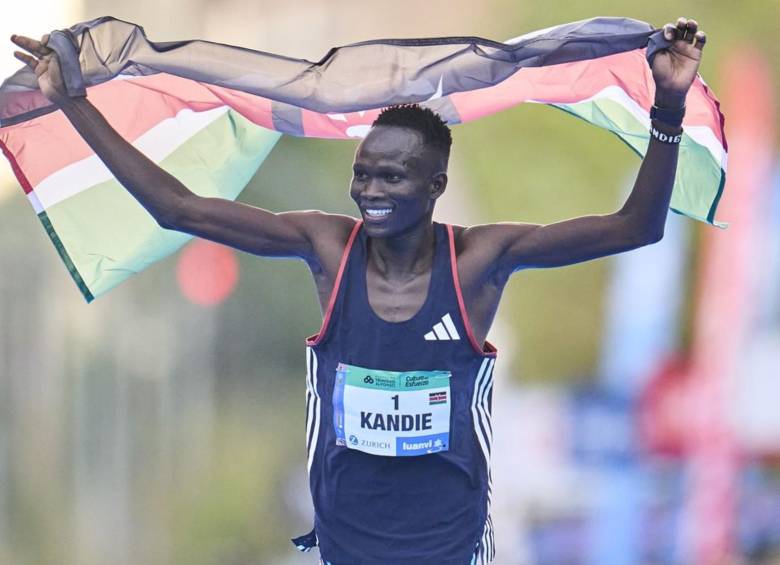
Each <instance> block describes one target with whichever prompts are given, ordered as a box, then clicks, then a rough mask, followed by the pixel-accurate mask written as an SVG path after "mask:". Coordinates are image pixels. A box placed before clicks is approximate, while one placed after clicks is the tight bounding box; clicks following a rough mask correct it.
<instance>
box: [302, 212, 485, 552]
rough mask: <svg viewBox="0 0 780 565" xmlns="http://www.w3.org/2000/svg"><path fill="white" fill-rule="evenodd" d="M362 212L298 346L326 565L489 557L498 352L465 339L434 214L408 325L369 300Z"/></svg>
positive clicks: (447, 237) (448, 236)
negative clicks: (423, 276) (319, 310)
mask: <svg viewBox="0 0 780 565" xmlns="http://www.w3.org/2000/svg"><path fill="white" fill-rule="evenodd" d="M361 226H362V222H361V221H358V222H357V223H356V225H355V227H354V229H353V231H352V233H351V235H350V238H349V240H348V243H347V246H346V249H345V250H344V255H343V257H342V259H341V265H340V267H339V272H338V276H337V278H336V282H335V285H334V288H333V292H332V294H331V297H330V303H329V305H328V309H327V311H326V314H325V316H324V319H323V322H322V327H321V328H320V332H319V333H318V334H316V335H314V336H312V337H311V338H309V339H308V340H307V342H306V344H307V347H306V357H307V387H306V388H307V395H306V397H307V399H306V409H307V413H306V445H307V450H308V468H309V482H310V488H311V494H312V500H313V502H314V511H315V516H314V531H313V532H312V533H311V534H309V535H308V536H303V537H301V538H298V539H296V540H293V541H294V543H295V544H296V545H297V546H298V548H299V549H301V550H303V551H307V550H309V549H311V548H312V547H314V546H316V545H319V548H320V554H321V557H322V559H323V561H324V562H325V563H328V564H332V565H390V564H392V565H400V564H412V563H413V564H415V565H421V564H430V565H434V564H435V565H469V564H471V563H476V562H478V561H479V562H481V563H486V562H488V561H490V560H492V559H493V554H494V545H493V530H492V522H491V519H490V496H491V481H490V448H491V442H492V428H491V422H490V412H491V392H492V373H493V364H494V363H495V356H496V350H495V348H494V347H493V346H492V345H490V344H489V343H487V342H486V343H485V347H484V350H483V348H480V347H479V346H478V344H477V343H476V340H475V339H474V335H473V333H472V331H471V326H470V324H469V322H468V319H467V315H466V312H465V307H464V304H463V298H462V295H461V292H460V285H459V282H458V276H457V270H456V269H455V249H454V238H453V233H452V227H451V226H449V225H444V224H440V223H437V222H434V230H435V231H434V233H435V253H434V257H433V271H432V273H431V280H430V287H429V290H428V294H427V297H426V300H425V302H424V304H423V306H422V307H421V309H420V310H419V311H418V312H417V313H416V314H415V315H414V316H413V317H412V318H411V319H409V320H407V321H404V322H398V323H393V322H387V321H385V320H383V319H382V318H380V317H379V316H377V315H376V313H375V312H374V311H373V309H372V308H371V306H370V305H369V302H368V291H367V287H366V266H367V245H368V239H367V236H366V234H365V230H363V229H361Z"/></svg>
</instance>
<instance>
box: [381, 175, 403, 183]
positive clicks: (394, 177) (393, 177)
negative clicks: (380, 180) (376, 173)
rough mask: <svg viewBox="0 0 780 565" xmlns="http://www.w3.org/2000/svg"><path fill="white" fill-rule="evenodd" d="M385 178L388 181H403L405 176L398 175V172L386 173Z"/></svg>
mask: <svg viewBox="0 0 780 565" xmlns="http://www.w3.org/2000/svg"><path fill="white" fill-rule="evenodd" d="M385 180H386V181H387V182H393V183H394V182H401V181H402V180H403V177H402V176H401V175H398V174H396V173H387V174H386V175H385Z"/></svg>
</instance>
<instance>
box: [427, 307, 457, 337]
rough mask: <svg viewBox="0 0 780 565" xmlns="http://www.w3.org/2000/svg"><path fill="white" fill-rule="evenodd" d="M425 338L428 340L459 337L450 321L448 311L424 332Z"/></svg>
mask: <svg viewBox="0 0 780 565" xmlns="http://www.w3.org/2000/svg"><path fill="white" fill-rule="evenodd" d="M425 339H426V340H428V341H436V340H440V341H446V340H456V339H460V335H459V334H458V330H457V329H455V324H453V323H452V318H450V315H449V313H447V314H445V315H444V316H443V317H442V319H441V322H439V323H438V324H436V325H435V326H433V330H431V331H429V332H428V333H427V334H425Z"/></svg>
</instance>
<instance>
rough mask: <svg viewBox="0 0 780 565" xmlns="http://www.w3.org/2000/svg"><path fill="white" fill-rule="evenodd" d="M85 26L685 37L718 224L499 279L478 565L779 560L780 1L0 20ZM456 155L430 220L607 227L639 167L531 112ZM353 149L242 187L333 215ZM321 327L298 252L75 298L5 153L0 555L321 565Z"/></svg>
mask: <svg viewBox="0 0 780 565" xmlns="http://www.w3.org/2000/svg"><path fill="white" fill-rule="evenodd" d="M101 15H113V16H116V17H119V18H122V19H126V20H129V21H132V22H135V23H138V24H140V25H143V26H144V27H145V29H146V31H147V34H148V36H149V37H150V38H151V39H152V40H155V41H168V40H176V39H190V38H205V39H210V40H213V41H220V42H224V43H229V44H235V45H243V46H247V47H251V48H255V49H261V50H265V51H272V52H278V53H283V54H286V55H289V56H294V57H300V58H307V59H310V60H317V59H319V58H320V57H321V56H322V55H323V54H324V53H325V52H326V50H327V49H328V48H329V47H331V46H335V45H343V44H346V43H352V42H356V41H361V40H365V39H372V38H379V37H414V36H445V35H476V36H482V37H486V38H491V39H497V40H502V39H508V38H511V37H515V36H518V35H521V34H523V33H526V32H529V31H532V30H536V29H540V28H544V27H548V26H552V25H556V24H560V23H564V22H568V21H573V20H579V19H584V18H588V17H592V16H596V15H611V16H628V17H633V18H636V19H640V20H644V21H648V22H651V23H653V24H654V25H656V26H657V27H660V26H662V25H663V24H664V23H665V22H667V21H674V20H675V19H676V18H677V17H678V16H681V15H682V16H686V17H692V18H695V19H697V20H698V22H699V24H700V28H701V29H703V30H705V31H706V32H707V34H708V38H709V42H708V44H707V48H706V51H705V56H704V61H703V65H702V68H701V74H702V75H703V77H704V78H705V80H706V81H707V82H708V84H709V85H710V86H711V87H712V88H713V89H714V91H715V93H716V94H717V95H718V97H719V98H720V100H721V102H722V108H723V111H724V113H725V115H726V135H727V137H728V140H729V142H730V163H729V176H728V182H727V185H726V191H725V196H724V197H723V200H722V204H721V207H720V213H719V216H718V217H719V219H720V220H723V221H726V222H730V223H731V226H730V228H729V229H728V230H718V229H715V228H712V227H708V226H704V225H701V224H698V223H695V222H693V221H691V220H687V219H684V218H681V217H679V216H676V215H674V214H670V217H669V221H668V225H667V229H666V236H665V238H664V240H663V241H662V242H661V243H659V244H657V245H654V246H652V247H649V248H644V249H641V250H638V251H636V252H633V253H630V254H626V255H624V256H619V257H615V258H610V259H606V260H600V261H593V262H590V263H586V264H582V265H577V266H573V267H569V268H561V269H554V270H538V271H524V272H520V273H517V274H516V275H515V276H514V279H513V280H512V282H511V283H510V285H509V286H508V288H507V289H506V292H505V295H504V301H503V304H502V307H501V309H500V311H499V315H498V318H497V320H496V323H495V326H494V328H493V331H492V332H491V334H490V336H489V339H490V340H491V341H492V342H493V343H495V344H496V345H497V346H498V348H499V361H498V363H497V365H496V378H497V383H496V386H495V392H494V418H495V422H496V438H495V442H496V447H495V449H494V478H495V482H496V488H495V490H496V493H497V494H496V500H495V508H494V513H495V522H496V526H497V530H498V534H497V536H498V537H497V545H498V557H497V561H496V563H497V564H498V565H521V564H522V565H525V564H528V565H531V564H540V565H542V564H556V565H557V564H580V563H582V564H594V565H600V564H607V565H612V564H662V563H663V564H665V563H673V564H687V563H691V564H697V565H698V564H702V565H711V564H713V565H719V564H743V563H744V564H748V563H749V564H770V563H780V153H779V152H778V144H777V140H778V133H777V130H778V128H777V126H778V125H780V120H779V119H778V114H777V108H776V106H777V102H776V98H777V94H778V92H780V91H779V90H778V86H780V72H779V71H778V66H777V61H778V60H780V45H779V44H778V43H777V41H776V40H777V36H778V34H780V2H778V1H777V0H743V1H741V2H738V3H735V2H733V1H731V0H709V1H707V2H702V1H693V0H690V1H688V0H685V1H680V0H674V1H672V0H658V1H656V2H652V3H648V2H639V1H630V2H629V1H609V0H600V1H595V0H594V1H590V2H587V3H585V2H582V3H571V2H564V1H560V0H547V1H545V2H511V1H509V0H479V1H474V0H472V1H464V0H448V1H444V0H429V1H428V2H416V1H415V2H413V1H409V0H396V1H395V2H392V3H384V2H374V1H367V0H362V1H357V0H337V1H329V2H325V1H322V0H319V1H314V0H306V1H303V0H299V1H296V2H284V1H282V0H256V1H253V2H250V1H247V0H136V1H135V2H132V3H130V2H119V1H117V0H37V1H36V2H34V3H21V2H20V3H14V4H13V5H11V4H9V5H8V6H5V7H4V8H3V15H2V19H0V36H2V37H8V36H10V34H11V33H20V34H27V35H33V36H38V35H41V34H43V33H46V32H48V31H50V30H52V29H55V28H62V27H68V26H70V25H72V24H73V23H75V22H77V21H82V20H86V19H91V18H94V17H97V16H101ZM12 52H13V48H12V45H11V44H10V42H8V43H7V44H6V49H5V50H4V51H2V52H0V75H2V77H5V76H8V75H10V74H11V72H13V70H14V69H16V68H17V66H18V62H17V61H15V59H13V57H12ZM454 138H455V142H454V147H453V152H454V154H453V159H452V162H451V171H450V173H451V180H450V187H449V189H448V192H447V194H446V195H445V197H444V198H443V199H442V200H440V201H439V205H438V206H437V213H436V216H435V217H436V219H437V220H439V221H446V222H455V223H462V224H472V223H482V222H490V221H501V220H512V221H530V222H551V221H555V220H560V219H564V218H568V217H571V216H576V215H582V214H588V213H607V212H611V211H613V210H615V209H617V208H618V207H619V206H620V205H621V204H622V201H623V199H624V198H625V196H626V194H627V192H628V190H629V189H630V187H631V185H632V183H633V179H634V177H635V175H636V172H637V169H638V167H639V164H640V162H639V159H637V158H636V157H635V156H634V154H633V153H632V152H631V151H630V150H628V149H627V148H626V147H625V146H624V145H623V144H622V143H620V142H619V141H618V140H617V138H615V137H614V136H612V135H610V134H608V133H607V132H604V131H601V130H598V129H596V128H593V127H591V126H588V125H586V124H584V123H583V122H580V121H579V120H575V119H572V118H571V117H569V116H567V115H565V114H564V113H563V112H557V111H555V110H554V109H551V108H547V107H541V106H537V105H532V104H527V105H524V106H520V107H516V108H514V109H512V110H510V111H506V112H503V113H501V114H500V115H495V116H493V117H489V118H484V119H482V120H480V121H478V122H475V123H471V124H467V125H460V126H457V127H456V128H455V131H454ZM354 150H355V144H354V143H353V142H346V141H327V142H326V141H318V140H301V139H295V138H290V137H286V138H283V139H282V140H281V141H280V142H279V144H278V145H277V147H276V148H275V149H274V151H273V153H272V154H271V156H270V157H269V159H268V160H267V161H266V164H265V166H263V167H262V169H261V171H260V172H259V173H258V174H257V176H256V177H255V178H254V180H253V181H252V183H251V184H250V186H249V187H248V188H247V189H246V191H245V192H244V193H243V195H242V196H241V199H242V200H243V201H246V202H249V203H252V204H255V205H258V206H263V207H265V208H268V209H271V210H274V211H282V210H292V209H313V208H317V209H322V210H326V211H329V212H340V213H347V214H352V215H355V211H354V210H353V205H352V203H351V201H350V200H349V198H348V194H347V189H348V182H349V178H350V174H351V171H350V165H351V159H352V155H353V152H354ZM320 319H321V317H320V311H319V306H318V304H317V301H316V299H315V293H314V285H313V283H312V281H311V280H310V275H309V272H308V270H307V268H306V267H305V265H304V264H303V263H300V262H295V261H288V260H268V259H262V258H257V257H252V256H248V255H244V254H241V253H235V252H233V251H232V250H229V249H226V248H223V247H219V246H216V245H212V244H207V243H205V242H199V241H195V242H192V243H191V244H189V245H188V246H187V247H185V248H184V249H183V250H182V251H181V252H180V253H179V254H178V255H177V256H175V257H171V258H169V259H167V260H165V261H163V262H162V263H160V264H158V265H155V266H154V267H152V268H150V269H149V270H148V271H146V272H144V273H143V274H142V275H140V276H138V277H135V278H133V279H131V280H129V281H127V282H126V283H125V284H123V285H121V286H120V287H119V288H117V289H115V290H113V291H112V292H110V293H109V294H108V295H106V296H104V297H101V298H99V299H98V300H97V301H96V302H94V303H93V304H90V305H86V304H85V303H84V301H83V299H82V298H81V296H80V294H79V292H78V290H77V288H76V286H75V285H74V284H73V282H72V281H71V279H70V277H69V275H68V273H67V271H66V269H65V268H64V266H63V265H62V264H61V261H60V259H59V257H58V256H57V253H56V251H55V249H54V247H53V246H52V245H51V243H50V242H49V241H48V238H47V236H46V234H45V232H44V230H43V229H42V228H41V225H40V223H39V221H38V220H37V219H36V217H35V214H34V212H33V210H32V209H30V207H29V204H28V203H27V202H26V201H25V198H24V197H23V193H22V190H21V188H20V187H19V186H18V185H17V183H16V182H15V180H14V179H13V177H12V175H11V173H10V168H9V167H8V166H7V164H6V162H5V160H3V163H2V164H0V563H2V564H9V565H28V564H36V565H37V564H46V565H48V564H52V565H54V564H58V565H59V564H64V565H70V564H78V565H93V564H94V565H98V564H100V565H102V564H106V563H111V564H115V565H123V564H138V563H143V564H149V565H163V564H165V565H167V564H187V565H212V564H228V565H233V564H235V565H249V564H285V565H296V564H301V565H305V564H314V563H316V562H317V557H316V556H315V555H311V554H308V555H298V554H297V553H296V552H295V551H294V548H293V547H292V545H291V544H290V542H289V538H290V537H292V536H294V535H298V534H301V533H304V532H306V531H308V530H309V529H310V525H311V518H312V510H311V501H310V497H309V494H308V490H307V483H306V473H305V446H304V435H303V429H304V388H305V385H304V374H305V369H304V344H303V340H304V338H305V337H306V336H307V335H310V334H312V333H315V332H316V330H317V329H318V327H319V324H320Z"/></svg>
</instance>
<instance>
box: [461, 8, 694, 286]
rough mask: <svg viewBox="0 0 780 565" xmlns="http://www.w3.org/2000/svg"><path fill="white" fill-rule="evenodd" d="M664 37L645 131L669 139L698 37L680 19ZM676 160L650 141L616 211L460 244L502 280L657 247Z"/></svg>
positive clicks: (480, 235) (500, 228) (481, 232)
mask: <svg viewBox="0 0 780 565" xmlns="http://www.w3.org/2000/svg"><path fill="white" fill-rule="evenodd" d="M664 34H665V37H666V38H667V39H673V40H674V42H673V44H672V46H671V47H670V48H669V49H666V50H663V51H659V52H658V53H657V54H656V56H655V58H654V59H653V62H652V72H653V78H654V80H655V84H656V97H655V105H656V106H657V107H659V108H661V109H662V115H661V116H660V117H661V118H663V121H662V119H659V118H656V119H654V120H652V127H653V128H655V129H656V130H657V131H658V132H660V133H661V134H663V135H664V136H668V137H672V138H674V136H676V135H678V134H679V133H681V131H682V130H681V128H680V127H679V126H680V124H681V123H682V112H681V111H680V112H676V110H677V109H681V108H683V107H684V104H685V97H686V95H687V92H688V89H689V88H690V86H691V84H692V83H693V80H694V78H695V77H696V72H697V70H698V68H699V62H700V60H701V54H702V49H703V47H704V42H705V41H706V37H705V34H704V32H701V31H698V24H697V23H696V21H694V20H687V19H685V18H680V19H679V20H678V21H677V25H673V24H667V25H666V26H664ZM664 113H665V114H666V115H663V114H664ZM659 137H661V139H664V137H663V136H660V135H659ZM677 155H678V144H676V143H666V142H664V141H661V140H659V139H657V138H656V137H653V136H651V138H650V144H649V147H648V149H647V153H646V155H645V158H644V160H643V161H642V165H641V166H640V168H639V173H638V175H637V178H636V182H635V183H634V187H633V189H632V191H631V194H630V195H629V197H628V199H627V200H626V202H625V204H624V205H623V206H622V208H620V210H618V211H617V212H614V213H612V214H605V215H600V216H583V217H580V218H574V219H570V220H565V221H562V222H557V223H554V224H549V225H535V224H520V223H509V222H507V223H497V224H488V225H479V226H474V227H471V228H468V229H466V230H464V232H463V234H462V235H461V242H462V245H463V247H464V249H474V250H479V251H480V254H481V255H482V256H485V257H488V258H489V259H490V262H488V260H486V262H485V269H486V270H487V269H489V270H493V272H494V274H497V275H500V276H499V278H502V279H505V278H506V277H508V276H509V275H511V273H513V272H515V271H517V270H519V269H522V268H527V267H557V266H562V265H569V264H573V263H578V262H581V261H587V260H589V259H595V258H598V257H604V256H606V255H611V254H614V253H620V252H622V251H628V250H630V249H634V248H637V247H641V246H643V245H647V244H650V243H654V242H657V241H658V240H660V239H661V237H662V236H663V229H664V223H665V220H666V215H667V212H668V209H669V202H670V200H671V196H672V187H673V185H674V178H675V172H676V169H677Z"/></svg>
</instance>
